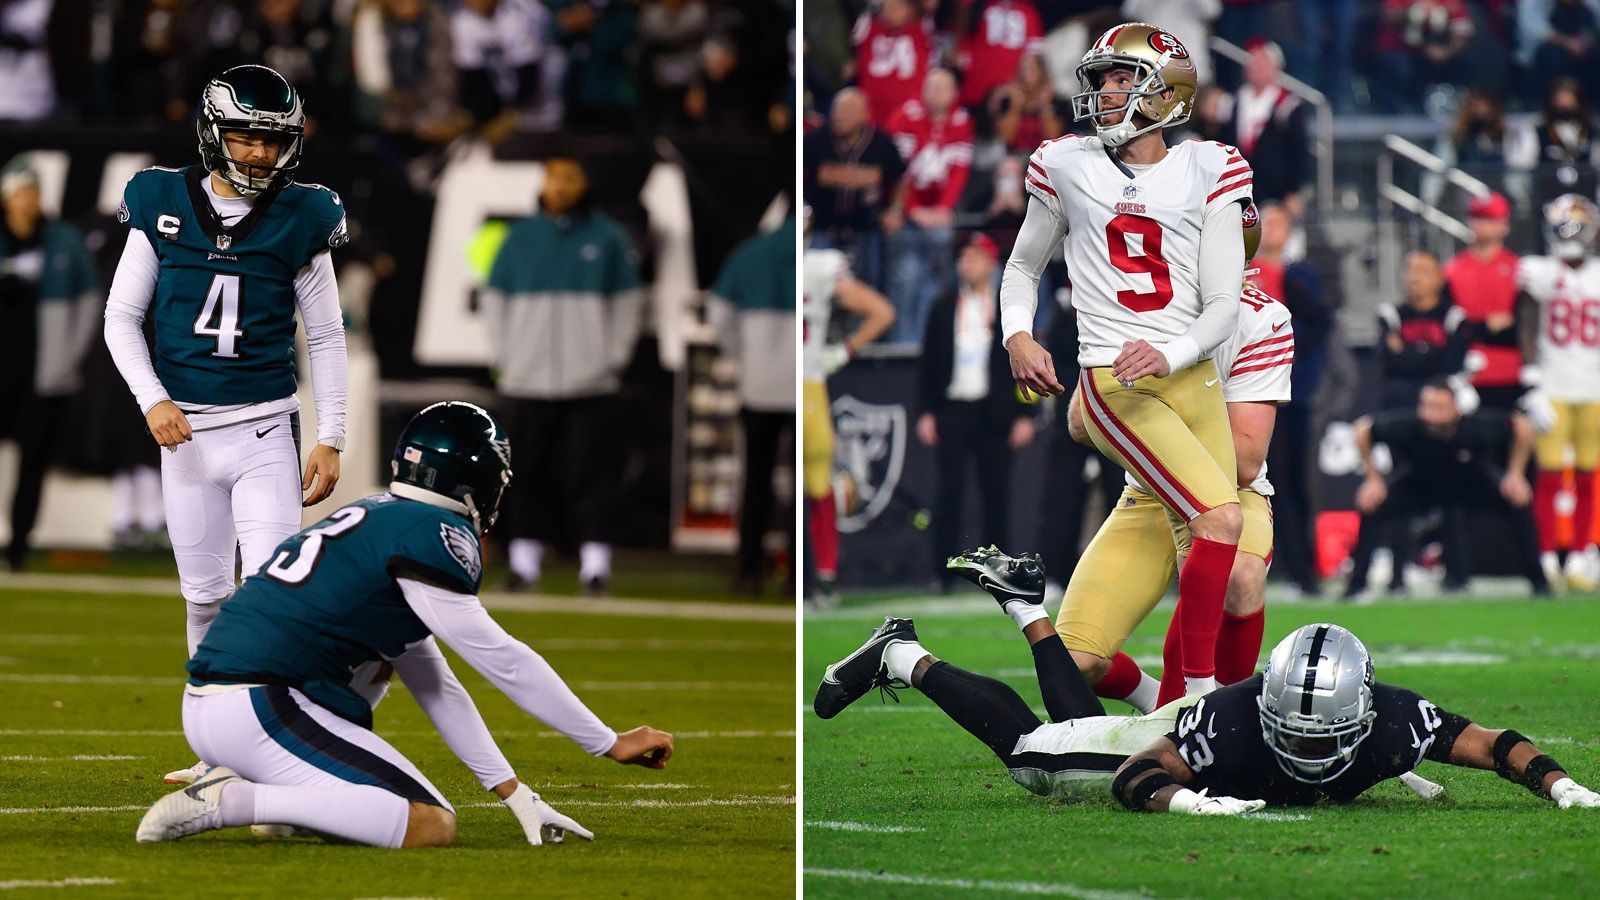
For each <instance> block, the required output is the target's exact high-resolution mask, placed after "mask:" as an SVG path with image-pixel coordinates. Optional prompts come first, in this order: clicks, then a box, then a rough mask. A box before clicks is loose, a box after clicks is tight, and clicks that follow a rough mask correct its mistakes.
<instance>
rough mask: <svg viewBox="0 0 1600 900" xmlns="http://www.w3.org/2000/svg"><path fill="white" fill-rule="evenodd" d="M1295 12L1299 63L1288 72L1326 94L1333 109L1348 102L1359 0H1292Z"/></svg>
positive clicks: (1340, 107) (1296, 55) (1336, 109)
mask: <svg viewBox="0 0 1600 900" xmlns="http://www.w3.org/2000/svg"><path fill="white" fill-rule="evenodd" d="M1295 9H1296V10H1297V11H1298V12H1299V14H1300V15H1299V25H1300V51H1299V52H1298V53H1296V54H1295V59H1296V62H1298V63H1299V67H1298V68H1297V70H1296V71H1294V72H1291V73H1290V74H1292V75H1295V76H1296V77H1298V78H1299V79H1300V80H1301V81H1304V82H1306V83H1307V84H1310V85H1311V86H1312V87H1314V88H1316V89H1317V90H1319V91H1321V92H1322V93H1323V94H1324V95H1326V96H1327V98H1328V102H1330V103H1332V104H1333V108H1334V111H1335V112H1344V111H1345V110H1346V109H1348V108H1349V106H1350V76H1351V75H1352V74H1353V69H1352V67H1351V62H1350V61H1351V51H1352V48H1353V47H1354V46H1355V42H1356V25H1357V23H1358V22H1359V20H1360V18H1361V3H1360V2H1359V0H1295Z"/></svg>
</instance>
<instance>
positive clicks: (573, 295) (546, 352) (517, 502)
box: [483, 156, 644, 593]
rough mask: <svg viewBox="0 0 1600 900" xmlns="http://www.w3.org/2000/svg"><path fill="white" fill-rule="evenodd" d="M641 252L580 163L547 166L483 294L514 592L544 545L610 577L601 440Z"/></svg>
mask: <svg viewBox="0 0 1600 900" xmlns="http://www.w3.org/2000/svg"><path fill="white" fill-rule="evenodd" d="M636 258H637V252H636V251H635V249H634V247H633V245H632V244H631V243H630V242H629V240H628V236H627V234H626V232H624V231H623V229H622V226H620V225H618V224H617V223H616V222H615V221H614V220H613V219H611V217H609V216H607V215H606V214H604V213H602V212H600V211H598V210H596V209H595V208H594V205H593V200H592V197H591V196H590V191H589V177H588V175H587V174H586V173H585V171H584V169H583V166H582V164H581V163H579V162H578V160H576V159H573V158H571V157H559V156H558V157H553V158H551V159H549V160H546V161H545V180H544V187H543V189H542V191H541V192H540V194H539V212H538V213H536V214H534V215H532V216H529V217H528V218H525V219H521V220H519V221H517V222H514V223H513V224H512V226H511V229H510V232H509V233H508V234H507V235H506V239H505V243H504V244H502V245H501V247H500V251H499V253H498V254H497V255H496V256H495V260H494V265H493V266H492V267H491V269H490V272H489V280H488V284H487V286H486V288H485V290H484V291H483V311H484V318H485V321H486V322H487V323H488V332H489V339H490V359H491V367H492V369H493V370H494V371H495V372H496V373H497V377H496V386H497V388H498V389H499V392H500V395H501V397H502V398H504V406H503V407H502V408H504V409H506V410H508V416H507V420H506V421H507V426H508V427H507V429H506V430H507V436H508V437H509V438H510V440H511V469H512V471H513V472H517V473H521V474H520V475H519V477H517V478H515V479H513V480H512V483H511V485H510V496H509V497H508V499H507V502H506V511H507V512H508V513H509V519H510V522H509V528H508V530H509V533H510V535H511V545H510V552H509V557H510V563H511V572H512V578H513V580H512V585H513V587H516V588H519V589H524V590H527V589H533V588H536V587H537V586H538V583H539V578H540V575H541V574H542V571H543V560H544V552H545V546H546V544H548V543H550V542H552V541H560V542H563V543H565V542H568V541H570V542H574V543H577V544H578V553H579V572H578V577H579V580H580V581H581V582H582V583H583V585H584V587H585V588H586V589H588V590H589V591H590V592H591V593H604V592H605V591H606V590H608V588H609V585H610V580H611V544H610V543H609V537H610V534H611V529H610V528H609V527H608V525H609V522H610V520H611V517H612V514H613V504H612V503H611V492H610V488H609V486H610V485H611V484H613V483H614V482H615V480H616V472H615V468H616V467H615V466H614V465H613V464H612V463H611V460H612V459H614V458H615V454H614V453H613V452H612V451H613V449H614V448H613V447H612V446H611V443H612V442H611V441H610V440H609V439H606V438H605V437H604V433H605V431H606V430H607V427H606V426H607V423H608V421H609V412H610V408H611V407H612V405H613V404H612V400H613V398H614V397H615V395H616V393H617V390H618V388H619V386H620V383H621V373H622V370H623V368H624V367H626V366H627V364H628V361H629V360H630V359H632V358H633V347H634V343H635V342H636V341H637V340H638V337H639V329H640V325H641V322H642V319H643V308H644V292H643V290H642V289H641V288H640V284H639V273H638V268H637V262H636Z"/></svg>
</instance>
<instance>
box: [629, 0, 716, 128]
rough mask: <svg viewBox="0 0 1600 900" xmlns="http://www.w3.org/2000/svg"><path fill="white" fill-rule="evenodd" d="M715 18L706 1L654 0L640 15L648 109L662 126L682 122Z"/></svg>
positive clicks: (640, 65)
mask: <svg viewBox="0 0 1600 900" xmlns="http://www.w3.org/2000/svg"><path fill="white" fill-rule="evenodd" d="M710 25H711V16H710V13H709V12H708V11H707V9H706V5H705V3H704V2H703V0H652V2H650V3H648V4H646V5H645V7H644V8H643V9H642V10H640V12H639V68H640V69H641V71H642V72H643V74H644V97H643V98H642V99H643V100H644V107H645V110H646V111H647V114H648V115H650V116H651V117H652V118H653V119H655V121H656V122H658V123H661V124H671V123H679V122H682V121H683V118H684V116H685V115H686V112H685V107H684V100H685V98H687V97H688V95H689V88H690V86H692V85H693V84H694V83H695V81H696V80H697V79H698V78H699V77H700V52H701V45H703V44H704V43H705V40H706V37H707V35H708V34H709V32H710Z"/></svg>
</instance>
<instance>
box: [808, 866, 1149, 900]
mask: <svg viewBox="0 0 1600 900" xmlns="http://www.w3.org/2000/svg"><path fill="white" fill-rule="evenodd" d="M803 871H804V872H805V874H806V875H809V876H812V877H815V878H843V879H847V880H850V881H862V882H867V883H870V884H908V885H913V886H915V887H935V888H954V889H956V890H961V891H975V892H981V893H986V894H1000V893H1005V894H1050V895H1056V896H1062V897H1079V898H1082V900H1133V898H1142V897H1144V896H1145V895H1144V894H1140V893H1135V892H1132V891H1105V890H1100V889H1098V888H1085V887H1078V886H1077V885H1075V884H1066V883H1064V882H1042V881H990V880H988V879H984V878H937V877H934V876H932V875H902V874H899V873H896V872H877V871H873V870H870V869H822V868H813V867H811V866H807V867H806V868H805V869H804V870H803Z"/></svg>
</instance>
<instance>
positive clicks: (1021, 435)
mask: <svg viewBox="0 0 1600 900" xmlns="http://www.w3.org/2000/svg"><path fill="white" fill-rule="evenodd" d="M1033 435H1034V428H1033V419H1031V418H1029V417H1028V416H1023V417H1022V418H1020V419H1017V420H1016V421H1015V422H1012V423H1011V434H1010V436H1009V437H1008V438H1007V441H1006V443H1008V444H1010V445H1011V449H1013V450H1021V449H1022V448H1023V447H1026V446H1028V445H1029V444H1031V443H1033Z"/></svg>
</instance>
